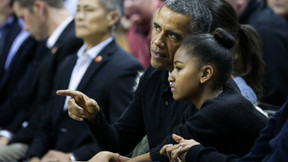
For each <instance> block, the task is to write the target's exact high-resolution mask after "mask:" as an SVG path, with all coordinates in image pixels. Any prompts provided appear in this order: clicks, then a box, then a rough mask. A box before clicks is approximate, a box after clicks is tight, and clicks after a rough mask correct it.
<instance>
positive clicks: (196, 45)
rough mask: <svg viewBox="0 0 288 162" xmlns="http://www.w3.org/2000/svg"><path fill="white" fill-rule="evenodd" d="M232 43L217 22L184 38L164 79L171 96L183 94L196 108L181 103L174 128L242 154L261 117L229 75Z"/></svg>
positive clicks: (263, 121)
mask: <svg viewBox="0 0 288 162" xmlns="http://www.w3.org/2000/svg"><path fill="white" fill-rule="evenodd" d="M233 45H234V39H233V37H232V36H231V35H230V34H228V33H227V32H226V31H224V30H223V29H221V28H217V29H216V30H215V32H214V33H213V34H212V35H210V34H203V35H196V36H191V37H189V38H187V39H185V40H184V41H183V43H182V45H181V46H180V47H179V49H178V50H177V52H176V54H175V57H174V70H173V71H172V72H171V74H170V76H169V79H168V80H169V81H170V82H171V84H170V86H171V92H172V93H173V98H174V99H175V100H177V101H178V100H189V101H191V102H192V103H193V105H195V107H196V108H197V109H199V111H198V112H197V113H196V114H195V115H193V116H192V117H191V115H189V114H190V113H189V109H187V111H186V113H185V114H184V121H185V122H184V124H182V125H179V126H178V127H176V128H175V131H174V133H176V134H181V136H183V137H184V138H186V139H191V138H192V139H195V140H196V141H198V142H200V143H201V144H203V145H204V146H213V147H215V148H217V150H218V151H219V152H222V153H228V152H229V153H231V154H237V155H244V154H245V153H247V152H248V151H249V149H250V147H251V146H252V144H253V141H254V140H255V139H256V138H257V137H258V135H259V132H260V130H261V129H262V128H263V127H264V126H265V124H266V120H267V119H266V118H265V117H264V116H263V115H262V114H260V113H259V112H258V111H257V110H256V109H255V108H254V107H253V105H252V104H251V103H249V101H247V100H246V99H244V97H243V96H242V95H241V94H239V92H238V91H237V89H235V83H234V82H233V81H232V80H231V79H230V78H231V74H232V54H231V52H230V48H231V47H232V46H233ZM248 123H249V124H248ZM188 137H189V138H188ZM166 142H168V140H167V141H166ZM170 143H173V141H170Z"/></svg>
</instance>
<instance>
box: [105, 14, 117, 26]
mask: <svg viewBox="0 0 288 162" xmlns="http://www.w3.org/2000/svg"><path fill="white" fill-rule="evenodd" d="M107 16H108V21H109V23H108V24H109V27H112V26H113V25H115V24H116V22H117V21H118V20H119V14H118V12H117V11H110V12H109V13H108V15H107Z"/></svg>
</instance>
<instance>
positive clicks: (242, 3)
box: [226, 0, 250, 17]
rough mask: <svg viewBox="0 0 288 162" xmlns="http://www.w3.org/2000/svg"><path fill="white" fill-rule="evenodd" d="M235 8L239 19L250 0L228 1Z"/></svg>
mask: <svg viewBox="0 0 288 162" xmlns="http://www.w3.org/2000/svg"><path fill="white" fill-rule="evenodd" d="M226 1H227V2H228V3H230V5H231V6H232V7H233V8H234V10H235V12H236V14H237V16H238V17H239V16H240V15H241V14H242V13H243V11H244V10H245V9H246V7H247V5H248V3H249V1H250V0H226Z"/></svg>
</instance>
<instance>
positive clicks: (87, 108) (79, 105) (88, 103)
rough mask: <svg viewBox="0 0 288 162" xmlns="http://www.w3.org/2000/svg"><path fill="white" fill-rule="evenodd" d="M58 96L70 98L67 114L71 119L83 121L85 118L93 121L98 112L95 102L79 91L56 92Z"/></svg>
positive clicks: (98, 108)
mask: <svg viewBox="0 0 288 162" xmlns="http://www.w3.org/2000/svg"><path fill="white" fill-rule="evenodd" d="M56 94H57V95H59V96H70V98H69V100H68V114H69V116H70V117H71V118H72V119H75V120H78V121H83V119H84V118H86V119H87V120H89V121H93V120H94V119H95V118H96V116H97V114H98V113H99V111H100V107H99V106H98V104H97V102H96V101H95V100H93V99H91V98H89V97H87V96H86V95H85V94H83V93H81V92H79V91H73V90H58V91H57V92H56Z"/></svg>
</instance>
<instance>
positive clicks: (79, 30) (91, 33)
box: [75, 0, 113, 43]
mask: <svg viewBox="0 0 288 162" xmlns="http://www.w3.org/2000/svg"><path fill="white" fill-rule="evenodd" d="M75 22H76V36H77V37H78V38H81V39H83V40H84V41H92V42H94V41H97V42H96V43H99V42H101V41H103V39H104V38H106V36H107V34H110V32H111V29H109V28H111V27H112V25H113V24H110V23H109V18H108V13H106V11H105V9H104V7H103V6H102V5H101V4H100V3H99V2H98V0H79V1H78V6H77V13H76V16H75Z"/></svg>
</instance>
